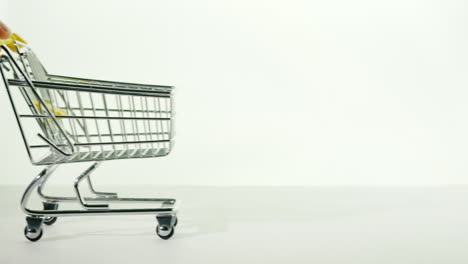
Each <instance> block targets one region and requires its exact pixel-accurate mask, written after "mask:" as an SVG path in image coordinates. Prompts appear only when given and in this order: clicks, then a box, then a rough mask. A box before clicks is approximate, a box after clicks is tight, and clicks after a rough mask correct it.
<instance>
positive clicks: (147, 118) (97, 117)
mask: <svg viewBox="0 0 468 264" xmlns="http://www.w3.org/2000/svg"><path fill="white" fill-rule="evenodd" d="M20 117H24V118H51V117H50V116H47V115H20ZM56 118H59V119H104V120H163V121H164V120H171V118H165V117H119V116H69V115H57V116H56Z"/></svg>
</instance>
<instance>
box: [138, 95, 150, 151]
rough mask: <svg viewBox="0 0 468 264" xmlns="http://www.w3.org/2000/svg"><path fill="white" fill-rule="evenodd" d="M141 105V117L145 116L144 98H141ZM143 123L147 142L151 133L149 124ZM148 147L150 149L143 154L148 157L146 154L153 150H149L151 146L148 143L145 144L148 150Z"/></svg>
mask: <svg viewBox="0 0 468 264" xmlns="http://www.w3.org/2000/svg"><path fill="white" fill-rule="evenodd" d="M140 105H141V115H142V116H145V112H144V106H143V96H140ZM142 122H143V128H144V130H145V139H146V141H148V138H149V137H148V133H149V131H148V127H147V123H148V122H145V121H142ZM146 147H148V148H147V149H146V150H145V151H144V153H143V154H144V155H146V153H148V151H150V149H151V148H149V144H148V143H146V144H145V148H146Z"/></svg>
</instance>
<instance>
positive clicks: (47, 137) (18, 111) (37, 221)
mask: <svg viewBox="0 0 468 264" xmlns="http://www.w3.org/2000/svg"><path fill="white" fill-rule="evenodd" d="M22 47H26V48H28V47H27V46H26V45H24V44H23V43H20V46H18V45H17V49H18V50H21V48H22ZM1 50H3V51H5V53H6V55H1V54H0V73H1V75H2V79H3V82H4V84H5V87H6V90H7V93H8V97H9V99H10V102H11V104H12V108H13V111H14V114H15V117H16V120H17V123H18V125H19V128H20V131H21V136H22V138H23V141H24V144H25V146H26V150H27V153H28V156H29V158H30V160H31V162H32V163H33V164H34V165H48V166H47V167H46V168H45V169H44V170H42V171H41V172H40V173H39V175H38V176H37V177H35V178H34V179H33V181H32V182H31V184H30V185H29V186H28V187H27V188H26V190H25V192H24V194H23V197H22V199H21V208H22V209H23V211H24V212H25V213H26V214H27V217H26V221H27V226H26V228H25V236H26V237H27V238H28V239H29V240H31V241H37V240H38V239H40V237H41V236H42V229H41V225H42V223H43V222H45V221H46V220H48V221H50V220H53V218H56V217H62V216H76V215H108V214H152V215H156V219H157V221H158V227H157V228H156V232H157V234H158V235H159V236H160V237H161V238H163V239H168V238H169V237H171V236H172V234H173V232H174V231H173V230H174V227H175V225H176V224H177V218H176V213H177V205H176V200H175V199H172V198H121V197H118V195H117V194H116V193H111V192H98V191H96V190H95V189H94V188H93V186H92V184H91V180H90V174H91V172H93V171H94V170H95V169H96V168H97V167H98V164H99V161H102V160H111V159H124V158H149V157H158V156H164V155H167V154H169V152H170V151H171V148H172V145H173V141H172V138H173V136H174V122H173V117H174V110H173V109H174V102H173V96H172V89H173V87H171V86H161V85H147V84H135V83H123V82H110V81H101V80H92V79H83V78H75V77H66V76H58V75H49V74H47V72H46V70H45V69H44V68H43V67H42V64H40V62H39V61H38V60H37V58H36V57H35V55H34V53H32V52H31V51H30V50H29V49H27V50H26V51H24V52H23V53H20V54H18V56H17V57H15V56H13V54H12V53H11V51H10V50H9V49H8V48H7V47H6V46H3V45H2V46H1ZM20 65H22V66H23V67H22V68H21V67H20ZM18 95H19V97H22V98H23V99H24V100H21V101H22V102H23V106H25V107H23V108H21V107H19V106H18V105H17V102H16V101H15V99H18V98H17V97H18ZM27 120H33V121H35V127H36V130H37V131H39V133H38V134H37V136H38V138H39V139H41V140H42V141H43V142H45V144H30V143H29V140H28V137H27V134H28V133H27V132H28V131H29V128H30V127H26V126H23V122H24V121H27ZM33 123H34V122H33ZM41 132H42V134H41ZM36 149H41V150H45V151H46V152H47V154H46V156H45V157H43V158H42V159H39V160H36V159H35V158H34V157H33V154H32V152H33V150H36ZM82 161H97V162H94V163H93V164H92V165H91V166H90V167H89V168H88V169H86V170H85V171H84V172H83V173H82V174H81V175H80V176H78V177H77V178H76V180H75V183H74V189H75V193H76V196H75V197H61V196H50V195H46V194H45V193H44V192H43V187H44V185H45V183H46V182H47V179H48V178H49V177H50V175H51V174H52V173H53V172H54V171H55V169H56V168H57V166H58V164H59V163H71V162H82ZM85 179H87V181H88V185H89V188H90V190H91V192H92V193H93V194H94V196H95V197H84V196H83V195H82V194H81V191H80V188H79V184H80V182H81V181H82V180H85ZM36 189H37V192H38V194H39V197H40V198H41V199H42V200H43V201H44V210H37V209H30V208H28V207H27V204H28V201H29V198H30V196H31V194H32V192H33V191H34V190H36ZM61 202H77V203H78V204H80V205H81V207H82V208H81V209H73V210H59V209H58V205H59V203H61ZM102 202H112V203H114V202H119V203H159V204H160V206H159V207H153V208H126V209H111V208H109V204H106V203H102ZM54 221H55V220H53V222H54ZM53 222H48V224H51V223H53Z"/></svg>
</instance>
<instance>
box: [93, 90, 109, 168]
mask: <svg viewBox="0 0 468 264" xmlns="http://www.w3.org/2000/svg"><path fill="white" fill-rule="evenodd" d="M89 100H90V101H91V108H93V115H94V116H95V117H97V114H96V107H95V106H94V100H93V94H92V93H89ZM94 122H95V124H96V132H97V134H98V139H99V143H102V136H101V129H100V128H99V122H98V120H97V119H94ZM100 147H101V155H102V158H103V159H104V158H105V157H104V147H103V146H102V145H100ZM98 156H99V153H98V154H97V155H96V157H95V158H97V157H98Z"/></svg>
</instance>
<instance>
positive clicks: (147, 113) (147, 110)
mask: <svg viewBox="0 0 468 264" xmlns="http://www.w3.org/2000/svg"><path fill="white" fill-rule="evenodd" d="M145 107H146V117H147V118H149V117H150V112H149V110H150V107H149V104H148V97H146V96H145ZM146 122H147V123H148V130H149V139H150V140H151V141H152V140H153V133H151V122H150V121H149V120H147V121H146ZM153 151H154V143H151V150H150V153H151V152H153ZM151 154H153V153H151Z"/></svg>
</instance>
